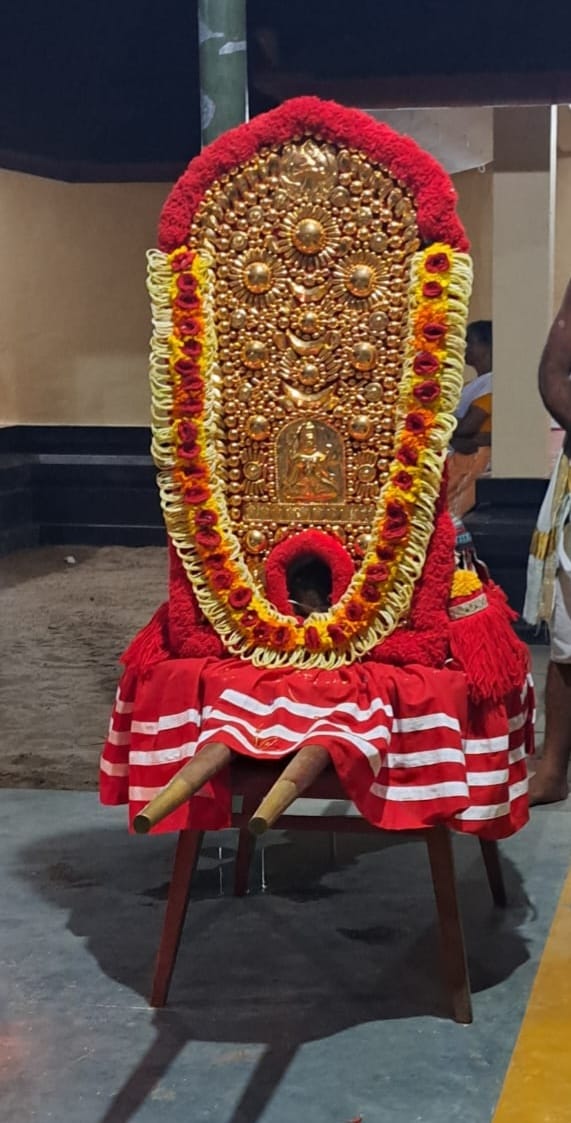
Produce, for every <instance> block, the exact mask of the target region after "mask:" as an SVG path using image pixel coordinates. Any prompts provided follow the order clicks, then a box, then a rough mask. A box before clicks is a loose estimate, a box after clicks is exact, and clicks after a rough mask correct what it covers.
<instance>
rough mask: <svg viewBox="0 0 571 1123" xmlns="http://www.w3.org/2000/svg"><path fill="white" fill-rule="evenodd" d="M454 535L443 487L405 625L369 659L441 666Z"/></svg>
mask: <svg viewBox="0 0 571 1123" xmlns="http://www.w3.org/2000/svg"><path fill="white" fill-rule="evenodd" d="M455 542H456V532H455V530H454V526H453V524H452V519H451V518H450V514H449V512H448V507H447V501H446V484H445V482H444V483H443V485H442V488H441V490H440V497H439V500H438V504H437V508H436V512H435V523H434V532H433V534H432V538H431V539H430V545H429V547H428V551H427V554H426V561H425V563H424V569H423V571H422V574H421V576H420V578H419V580H418V582H417V584H416V588H415V591H414V596H413V599H412V605H411V610H410V616H409V619H408V621H407V623H406V624H404V625H402V626H401V627H400V628H397V629H396V630H395V631H394V632H393V633H392V635H390V636H388V638H387V639H386V640H385V641H384V643H380V644H378V645H377V647H375V648H373V650H372V651H371V653H370V655H369V658H371V659H374V660H375V662H377V663H391V664H393V665H394V666H399V667H404V666H407V664H410V663H420V664H421V666H423V667H443V666H444V664H445V662H446V660H447V658H448V656H449V630H450V620H449V617H448V598H449V596H450V584H451V581H452V575H453V572H454V564H455V562H454V545H455Z"/></svg>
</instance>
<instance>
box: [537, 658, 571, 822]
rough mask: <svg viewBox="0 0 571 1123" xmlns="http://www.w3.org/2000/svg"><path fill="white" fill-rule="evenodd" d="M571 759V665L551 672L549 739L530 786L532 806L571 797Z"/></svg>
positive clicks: (547, 699)
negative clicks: (569, 778) (570, 774)
mask: <svg viewBox="0 0 571 1123" xmlns="http://www.w3.org/2000/svg"><path fill="white" fill-rule="evenodd" d="M570 757H571V663H554V662H553V661H551V662H550V663H549V666H548V668H547V682H546V685H545V739H544V742H543V754H542V757H541V760H539V761H538V764H537V771H536V773H535V775H534V776H533V777H532V778H531V780H530V784H529V802H530V805H531V806H533V805H534V804H537V803H557V802H558V801H559V800H562V799H566V798H567V796H568V794H569V785H568V782H567V769H568V768H569V758H570Z"/></svg>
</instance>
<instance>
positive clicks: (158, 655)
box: [119, 602, 171, 678]
mask: <svg viewBox="0 0 571 1123" xmlns="http://www.w3.org/2000/svg"><path fill="white" fill-rule="evenodd" d="M168 624H169V606H168V602H165V604H161V607H160V608H157V611H156V612H155V615H154V616H153V617H152V618H151V619H150V620H149V623H148V624H146V625H145V627H144V628H141V631H140V632H137V635H136V636H135V638H134V640H132V641H131V643H130V644H129V646H128V648H127V649H126V650H125V651H124V652H123V654H122V655H121V656H120V659H119V662H120V663H123V664H124V666H125V667H128V668H129V669H130V670H134V671H136V673H137V674H138V675H139V677H140V678H144V677H145V675H147V674H148V673H149V671H150V670H151V668H152V667H154V666H155V664H156V663H162V662H163V661H164V660H165V659H170V657H171V652H170V649H169V633H168Z"/></svg>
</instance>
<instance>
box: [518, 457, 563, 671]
mask: <svg viewBox="0 0 571 1123" xmlns="http://www.w3.org/2000/svg"><path fill="white" fill-rule="evenodd" d="M523 618H524V620H526V621H527V623H528V624H532V625H539V624H541V623H542V622H545V623H546V624H547V625H548V627H549V635H550V640H551V658H552V660H553V661H554V662H555V663H571V465H570V462H569V459H568V457H567V456H565V454H564V453H563V452H562V453H560V455H559V458H558V460H557V463H556V465H555V468H554V471H553V474H552V476H551V480H550V482H549V487H548V489H547V491H546V493H545V498H544V500H543V503H542V505H541V509H540V512H539V516H538V520H537V527H536V529H535V532H534V535H533V538H532V542H531V549H530V554H529V561H528V567H527V590H526V597H525V604H524V607H523Z"/></svg>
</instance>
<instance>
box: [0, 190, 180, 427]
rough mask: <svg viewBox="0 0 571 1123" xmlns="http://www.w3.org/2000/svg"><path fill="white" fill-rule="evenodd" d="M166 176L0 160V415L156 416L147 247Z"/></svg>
mask: <svg viewBox="0 0 571 1123" xmlns="http://www.w3.org/2000/svg"><path fill="white" fill-rule="evenodd" d="M167 192H168V185H166V184H162V183H161V184H66V183H57V182H54V181H52V180H45V179H40V178H38V177H35V176H27V175H20V174H18V173H15V172H8V171H0V245H1V247H2V252H1V255H0V421H1V423H3V424H5V425H6V424H18V423H20V424H48V425H49V424H60V425H62V424H63V425H146V424H148V421H149V400H148V390H147V352H148V340H149V335H150V317H149V306H148V300H147V293H146V289H145V251H146V249H147V248H148V247H150V246H153V245H155V242H156V233H155V231H156V225H157V218H158V215H159V212H160V208H161V206H162V203H163V201H164V199H165V197H166V195H167Z"/></svg>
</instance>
